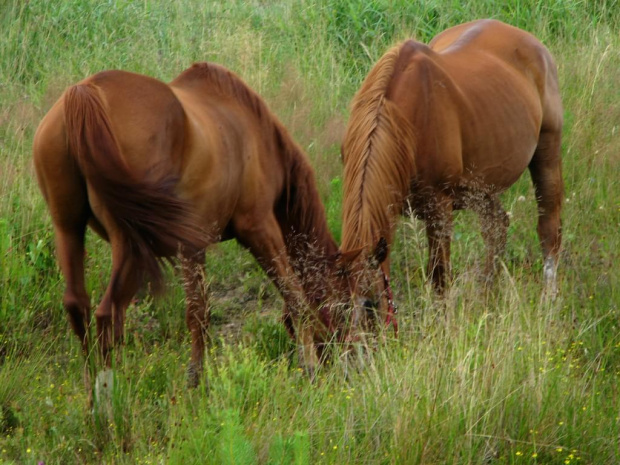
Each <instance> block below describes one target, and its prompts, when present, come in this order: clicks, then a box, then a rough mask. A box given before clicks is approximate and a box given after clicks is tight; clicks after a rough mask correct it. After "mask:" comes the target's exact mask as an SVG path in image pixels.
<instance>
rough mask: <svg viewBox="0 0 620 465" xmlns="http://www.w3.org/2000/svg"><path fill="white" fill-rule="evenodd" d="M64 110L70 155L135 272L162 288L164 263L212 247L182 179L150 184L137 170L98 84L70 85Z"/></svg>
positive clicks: (174, 178)
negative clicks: (181, 190) (180, 190)
mask: <svg viewBox="0 0 620 465" xmlns="http://www.w3.org/2000/svg"><path fill="white" fill-rule="evenodd" d="M64 110H65V124H66V133H67V139H68V144H69V150H70V153H71V154H72V156H73V157H75V159H76V161H77V164H78V166H79V168H80V171H81V172H82V174H83V175H84V177H85V178H86V182H87V183H88V184H89V185H90V187H91V188H92V189H93V190H94V192H96V194H97V196H98V197H99V199H100V200H101V201H102V202H103V204H104V205H105V207H106V209H107V210H108V211H109V212H110V214H111V216H112V217H113V219H114V221H115V222H116V225H117V226H118V228H119V229H120V230H121V236H122V237H123V241H124V243H123V247H124V249H125V253H126V256H128V257H131V259H132V260H133V262H132V264H133V268H134V271H135V272H136V273H138V274H139V278H140V279H142V278H143V277H144V275H147V276H148V277H150V278H151V280H152V284H153V286H154V288H155V289H159V288H161V284H162V283H163V265H164V262H165V261H169V262H171V261H172V260H173V259H174V258H175V257H176V255H177V253H178V249H179V246H180V245H181V246H183V247H187V248H188V249H189V250H199V249H201V248H203V247H204V246H205V245H206V240H205V235H204V233H203V232H202V231H201V230H200V228H199V227H198V222H197V221H196V218H195V216H194V215H193V213H192V211H191V208H190V205H189V204H188V203H187V202H186V201H184V200H182V199H180V198H179V197H178V195H177V194H176V192H175V187H176V184H177V178H176V177H175V176H172V175H165V176H163V177H161V178H160V179H157V180H145V179H140V178H139V177H138V176H137V175H136V174H135V173H133V172H132V171H131V169H130V167H129V166H128V165H127V163H126V162H125V160H124V159H123V157H122V155H121V151H120V148H119V144H118V141H117V139H116V137H115V136H114V133H113V131H112V126H111V122H110V119H109V117H108V115H107V113H106V109H105V106H104V104H103V101H102V99H101V96H100V95H99V90H98V88H97V87H96V86H95V85H93V84H77V85H75V86H72V87H70V88H69V89H68V90H67V91H66V93H65V101H64Z"/></svg>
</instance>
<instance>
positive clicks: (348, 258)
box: [335, 247, 364, 271]
mask: <svg viewBox="0 0 620 465" xmlns="http://www.w3.org/2000/svg"><path fill="white" fill-rule="evenodd" d="M362 250H364V248H363V247H360V248H359V249H353V250H347V251H346V252H343V251H342V250H339V251H338V253H337V254H336V256H335V261H336V267H337V268H338V269H339V270H341V271H347V270H349V268H350V267H351V264H352V263H353V262H354V261H355V259H356V258H357V257H359V255H360V254H361V253H362Z"/></svg>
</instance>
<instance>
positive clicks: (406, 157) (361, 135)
mask: <svg viewBox="0 0 620 465" xmlns="http://www.w3.org/2000/svg"><path fill="white" fill-rule="evenodd" d="M401 49H402V44H400V45H398V46H395V47H393V48H392V49H390V50H389V51H388V52H387V53H386V54H385V55H383V57H381V59H380V60H379V61H378V63H377V64H376V65H375V66H374V68H373V69H372V70H371V71H370V73H369V74H368V76H367V77H366V79H365V80H364V82H363V84H362V86H361V88H360V90H359V91H358V92H357V94H356V95H355V97H354V98H353V102H352V108H351V116H350V118H349V124H348V127H347V132H346V136H345V140H344V143H343V151H342V152H343V162H344V200H343V230H342V231H343V235H342V249H343V250H351V249H356V248H360V247H372V246H374V245H375V244H376V243H377V241H378V240H379V238H381V237H385V238H386V239H387V240H388V242H389V243H391V241H392V235H393V232H392V231H393V223H394V221H393V217H394V216H395V215H398V214H399V213H400V211H401V209H402V203H403V200H404V198H405V196H406V195H407V192H408V191H409V185H410V182H411V179H412V178H413V176H414V174H415V160H414V145H415V140H414V135H413V129H412V128H411V124H410V123H409V122H408V121H407V120H406V119H405V118H404V116H403V115H402V113H401V112H400V110H399V109H398V108H397V107H396V105H395V104H394V103H393V102H392V101H390V100H389V99H387V98H386V92H387V90H388V87H389V85H390V83H391V81H392V79H393V76H394V73H395V70H396V65H397V62H398V59H399V56H400V53H401Z"/></svg>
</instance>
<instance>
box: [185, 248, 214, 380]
mask: <svg viewBox="0 0 620 465" xmlns="http://www.w3.org/2000/svg"><path fill="white" fill-rule="evenodd" d="M204 255H205V251H204V250H201V251H200V252H197V253H192V254H189V253H187V254H185V253H184V255H183V258H182V262H181V263H182V268H183V286H184V288H185V300H186V306H187V308H186V313H185V320H186V322H187V328H188V329H189V332H190V336H191V339H192V353H191V359H190V363H189V367H188V369H187V375H188V380H187V384H188V385H189V387H197V386H198V384H199V383H200V378H201V376H202V371H203V361H204V352H205V340H207V339H208V333H207V331H208V329H209V318H210V313H209V303H208V285H207V283H206V280H205V265H204V259H205V257H204Z"/></svg>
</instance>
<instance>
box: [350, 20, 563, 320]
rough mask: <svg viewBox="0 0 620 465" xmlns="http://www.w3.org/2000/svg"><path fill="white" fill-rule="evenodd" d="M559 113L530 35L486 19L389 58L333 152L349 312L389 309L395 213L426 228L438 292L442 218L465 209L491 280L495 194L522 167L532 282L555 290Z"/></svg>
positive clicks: (503, 226) (497, 218)
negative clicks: (529, 203) (535, 253)
mask: <svg viewBox="0 0 620 465" xmlns="http://www.w3.org/2000/svg"><path fill="white" fill-rule="evenodd" d="M561 134H562V105H561V101H560V95H559V91H558V78H557V71H556V66H555V64H554V61H553V58H552V57H551V54H550V53H549V51H548V50H547V49H546V48H545V47H544V46H543V45H542V44H541V43H540V42H539V41H538V40H537V39H536V38H534V37H533V36H532V35H530V34H529V33H527V32H524V31H522V30H519V29H517V28H514V27H512V26H509V25H506V24H503V23H501V22H499V21H494V20H480V21H474V22H470V23H466V24H462V25H460V26H456V27H453V28H451V29H448V30H446V31H444V32H443V33H441V34H439V35H438V36H436V37H435V38H434V39H433V40H432V41H431V42H430V44H429V45H428V46H427V45H424V44H421V43H418V42H415V41H413V40H407V41H405V42H403V43H401V44H400V45H397V46H396V47H394V48H392V49H391V50H389V51H388V52H387V53H386V54H385V55H384V56H383V57H382V58H381V59H380V60H379V62H378V63H377V64H376V65H375V66H374V68H373V69H372V70H371V71H370V73H369V74H368V76H367V77H366V79H365V81H364V83H363V84H362V86H361V88H360V90H359V91H358V92H357V94H356V95H355V97H354V99H353V102H352V110H351V116H350V120H349V123H348V127H347V132H346V136H345V139H344V142H343V146H342V157H343V162H344V200H343V229H342V246H341V248H342V250H343V251H344V252H343V253H344V254H345V255H346V254H347V251H352V250H360V249H361V250H364V251H365V252H364V253H363V254H360V255H359V256H358V258H356V259H354V260H352V263H350V264H349V267H351V268H352V269H354V270H355V271H356V274H357V284H356V285H355V289H354V295H355V296H356V300H357V301H358V307H364V306H365V307H371V308H377V307H378V308H379V309H380V312H379V313H380V314H383V315H385V314H386V312H387V313H388V314H389V312H390V310H391V308H390V307H391V305H392V304H391V290H390V287H389V245H390V244H391V243H392V241H393V238H394V230H395V227H396V217H397V216H398V215H399V214H409V213H414V214H415V215H416V216H417V217H418V218H420V219H422V220H423V221H424V222H425V225H426V234H427V238H428V244H429V260H428V267H427V276H428V277H429V278H430V280H431V281H432V283H433V284H434V287H435V288H436V290H437V291H439V292H442V291H443V290H444V289H445V287H446V284H447V282H448V277H449V274H450V239H451V232H452V212H453V211H455V210H459V209H465V208H468V209H472V210H474V211H476V212H477V214H478V215H479V218H480V222H481V226H482V236H483V238H484V242H485V245H486V248H487V258H486V265H485V275H487V276H492V274H493V272H494V270H495V268H496V262H497V257H498V256H499V255H500V254H501V252H502V251H503V249H504V247H505V244H506V235H507V228H508V215H507V214H506V212H505V211H504V209H503V208H502V205H501V203H500V201H499V198H498V194H499V193H501V192H502V191H504V190H505V189H507V188H508V187H510V186H511V185H512V184H513V183H515V181H516V180H517V179H518V178H519V177H520V176H521V174H522V173H523V172H524V171H525V169H526V168H528V169H529V171H530V174H531V177H532V181H533V184H534V188H535V194H536V201H537V203H538V236H539V239H540V243H541V245H542V251H543V257H544V283H545V288H546V291H548V292H549V293H550V294H551V295H553V296H554V295H555V294H556V292H557V284H556V270H557V266H558V255H559V251H560V243H561V223H560V210H561V204H562V197H563V181H562V169H561V158H560V141H561Z"/></svg>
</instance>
